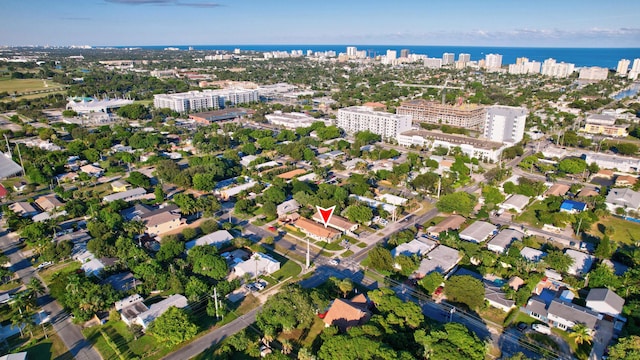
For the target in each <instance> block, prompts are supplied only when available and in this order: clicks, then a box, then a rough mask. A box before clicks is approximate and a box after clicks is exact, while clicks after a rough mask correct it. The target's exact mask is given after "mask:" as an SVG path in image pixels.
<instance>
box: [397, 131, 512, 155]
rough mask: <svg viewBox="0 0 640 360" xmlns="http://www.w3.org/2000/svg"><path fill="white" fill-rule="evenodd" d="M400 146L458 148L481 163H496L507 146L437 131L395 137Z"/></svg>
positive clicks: (406, 132) (411, 132)
mask: <svg viewBox="0 0 640 360" xmlns="http://www.w3.org/2000/svg"><path fill="white" fill-rule="evenodd" d="M396 139H397V140H398V145H400V146H406V147H410V146H419V147H423V148H426V149H429V150H433V149H434V148H437V147H445V148H447V149H452V148H456V147H457V148H460V150H461V151H462V152H463V153H465V154H467V155H468V156H470V157H475V158H478V159H479V160H482V161H492V162H497V161H499V160H500V156H501V155H500V154H501V153H502V151H503V150H504V149H506V148H507V147H508V145H504V144H502V143H500V142H495V141H487V140H482V139H476V138H472V137H469V136H464V135H458V134H445V133H442V132H439V131H427V130H410V131H405V132H404V133H402V134H398V136H397V137H396Z"/></svg>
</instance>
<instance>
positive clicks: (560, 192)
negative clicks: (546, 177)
mask: <svg viewBox="0 0 640 360" xmlns="http://www.w3.org/2000/svg"><path fill="white" fill-rule="evenodd" d="M570 188H571V187H570V186H569V185H566V184H559V183H556V184H553V185H551V187H550V188H549V189H547V191H545V193H544V196H545V197H548V196H564V195H565V194H566V193H567V192H569V189H570Z"/></svg>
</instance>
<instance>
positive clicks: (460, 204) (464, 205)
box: [436, 191, 476, 215]
mask: <svg viewBox="0 0 640 360" xmlns="http://www.w3.org/2000/svg"><path fill="white" fill-rule="evenodd" d="M475 205H476V199H475V197H474V196H473V195H470V194H468V193H466V192H464V191H460V192H456V193H453V194H447V195H444V196H442V197H441V198H440V200H438V202H437V203H436V207H437V208H438V210H440V211H442V212H446V213H454V212H455V213H458V214H463V215H468V214H469V213H471V211H472V210H473V207H474V206H475Z"/></svg>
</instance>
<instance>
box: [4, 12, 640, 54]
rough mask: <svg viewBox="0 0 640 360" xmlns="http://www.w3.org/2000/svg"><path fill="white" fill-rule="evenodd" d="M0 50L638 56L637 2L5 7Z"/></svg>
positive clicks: (639, 40) (639, 38) (639, 44)
mask: <svg viewBox="0 0 640 360" xmlns="http://www.w3.org/2000/svg"><path fill="white" fill-rule="evenodd" d="M2 8H3V12H4V14H5V20H4V21H3V22H2V23H1V24H0V45H6V46H22V45H51V46H69V45H91V46H118V45H130V46H148V45H208V44H220V45H246V44H274V45H277V44H351V43H353V44H363V45H364V44H403V45H436V46H437V45H452V46H504V47H607V48H610V47H631V48H633V47H640V27H638V26H637V24H636V23H635V22H634V18H635V17H636V15H637V14H638V13H640V3H638V2H633V1H611V2H607V3H602V2H596V1H575V0H571V1H562V2H553V1H538V2H535V3H517V4H516V3H504V2H502V1H497V0H489V1H482V2H477V1H459V2H456V3H448V2H418V1H402V2H398V3H393V4H392V5H390V3H389V2H382V1H378V0H373V1H362V0H356V1H348V2H345V1H342V2H340V1H333V0H328V1H324V2H322V3H321V5H314V4H309V3H303V2H298V1H284V0H282V1H271V2H268V3H266V2H259V3H258V2H255V1H242V0H241V1H229V0H218V1H215V2H214V1H207V0H91V1H86V2H82V3H81V5H80V4H78V2H76V1H72V0H61V1H58V2H56V3H55V5H53V4H52V3H51V2H50V1H46V0H28V1H19V0H5V1H3V6H2Z"/></svg>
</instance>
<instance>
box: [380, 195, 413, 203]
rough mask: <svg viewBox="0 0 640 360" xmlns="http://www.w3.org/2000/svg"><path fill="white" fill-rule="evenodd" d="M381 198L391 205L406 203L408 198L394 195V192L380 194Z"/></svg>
mask: <svg viewBox="0 0 640 360" xmlns="http://www.w3.org/2000/svg"><path fill="white" fill-rule="evenodd" d="M379 198H380V200H382V201H384V202H386V203H388V204H391V205H398V206H400V205H404V203H406V202H407V201H408V200H407V199H405V198H403V197H400V196H396V195H392V194H383V195H380V196H379Z"/></svg>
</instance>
